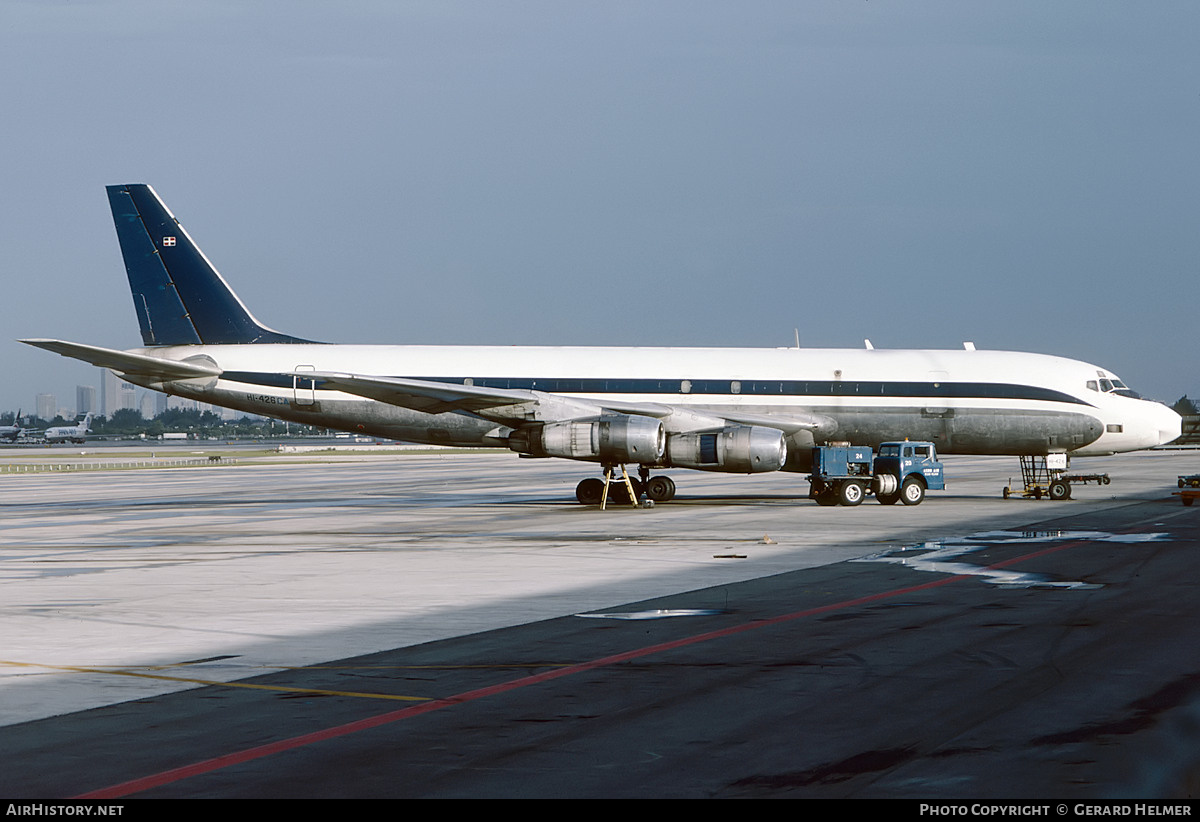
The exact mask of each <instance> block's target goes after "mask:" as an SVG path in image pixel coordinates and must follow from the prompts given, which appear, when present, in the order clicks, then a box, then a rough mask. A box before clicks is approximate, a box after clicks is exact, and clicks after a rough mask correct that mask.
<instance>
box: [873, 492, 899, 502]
mask: <svg viewBox="0 0 1200 822" xmlns="http://www.w3.org/2000/svg"><path fill="white" fill-rule="evenodd" d="M875 499H877V500H879V504H880V505H895V504H896V503H897V502H899V501H900V492H899V491H897V492H895V493H894V494H876V495H875Z"/></svg>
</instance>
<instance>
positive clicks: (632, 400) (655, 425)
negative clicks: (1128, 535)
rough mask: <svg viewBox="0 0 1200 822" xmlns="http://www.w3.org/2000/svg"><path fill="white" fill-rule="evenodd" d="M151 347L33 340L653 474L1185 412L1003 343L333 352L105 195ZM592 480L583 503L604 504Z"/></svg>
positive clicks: (1033, 443)
mask: <svg viewBox="0 0 1200 822" xmlns="http://www.w3.org/2000/svg"><path fill="white" fill-rule="evenodd" d="M108 197H109V203H110V205H111V207H112V213H113V218H114V220H115V222H116V227H117V237H118V239H119V240H120V244H121V251H122V254H123V256H124V259H125V267H126V272H127V274H128V277H129V284H130V288H131V290H132V293H133V302H134V307H135V310H136V312H137V316H138V322H139V324H140V327H141V333H142V342H143V343H144V347H142V348H135V349H131V350H128V351H117V350H113V349H107V348H99V347H96V346H90V345H83V344H79V343H71V342H64V341H61V340H51V339H32V340H23V341H22V342H26V343H28V344H30V345H34V346H37V347H39V348H44V349H47V350H49V351H54V352H56V353H59V354H62V355H64V356H68V357H74V358H76V359H80V360H83V361H85V362H89V363H92V364H93V365H97V366H101V367H104V368H109V369H112V370H113V371H115V372H117V373H119V374H121V375H122V376H123V377H124V378H125V379H127V380H128V381H129V382H132V383H135V384H137V385H141V386H144V387H146V388H152V389H154V390H157V391H164V392H166V393H168V394H175V395H178V396H181V397H189V398H192V399H195V400H199V401H202V402H208V403H213V404H215V405H220V406H225V407H228V408H235V409H238V410H241V411H246V412H249V413H254V414H263V415H267V416H272V417H277V418H280V419H286V420H292V421H296V422H302V423H310V424H314V425H318V426H325V427H328V428H335V429H340V430H344V431H353V432H362V433H366V434H370V435H373V436H378V437H387V438H392V439H398V440H407V441H411V442H420V443H433V444H441V445H448V446H491V447H495V446H503V447H507V448H509V449H511V450H513V451H515V452H517V453H519V454H524V455H528V456H538V457H564V458H569V459H576V460H586V461H591V462H596V463H600V464H601V465H602V466H604V467H605V470H606V472H607V471H608V470H610V469H613V468H615V467H618V466H620V467H623V466H625V465H636V466H638V471H639V475H640V482H641V485H642V488H644V489H645V490H646V492H647V493H648V494H649V496H650V497H651V498H652V499H657V500H666V499H670V497H671V496H673V495H674V482H673V481H672V480H671V478H670V477H668V476H666V475H659V476H656V477H654V478H651V477H650V476H649V475H650V472H651V470H653V469H659V468H694V469H699V470H704V471H724V472H730V473H756V472H761V471H778V470H784V471H807V470H808V469H809V463H810V455H811V447H812V446H813V445H814V444H822V443H826V442H831V441H849V442H852V443H855V444H861V445H872V446H875V445H878V444H879V443H880V442H884V441H888V440H901V439H905V438H911V439H914V440H931V441H933V442H935V443H936V444H937V446H938V449H939V450H940V451H941V453H943V454H1012V455H1046V454H1051V453H1067V454H1070V455H1078V456H1085V455H1096V454H1112V453H1115V452H1118V451H1133V450H1137V449H1141V448H1149V447H1151V446H1155V445H1159V444H1161V443H1165V442H1169V441H1171V440H1173V439H1175V438H1176V437H1178V436H1179V433H1180V417H1179V416H1178V415H1177V414H1176V413H1175V412H1174V411H1172V410H1171V409H1169V408H1167V407H1166V406H1164V405H1162V404H1160V403H1156V402H1149V401H1146V400H1143V399H1140V398H1139V397H1138V396H1137V395H1136V394H1135V393H1133V392H1132V391H1130V390H1129V389H1128V388H1127V387H1126V386H1125V385H1124V383H1122V382H1121V381H1120V380H1118V379H1117V377H1116V376H1115V375H1113V374H1112V373H1110V372H1108V371H1106V370H1105V369H1103V368H1098V367H1096V366H1094V365H1089V364H1087V363H1084V362H1079V361H1076V360H1069V359H1064V358H1061V357H1053V356H1046V355H1041V354H1027V353H1018V352H1010V351H977V350H975V349H974V346H971V345H967V346H965V347H964V349H963V350H946V351H917V350H913V351H905V350H877V349H873V348H871V347H869V346H868V347H867V348H866V349H863V350H855V349H801V348H776V349H739V348H617V347H594V348H577V347H558V346H554V347H513V346H423V345H405V346H377V345H332V344H326V343H317V342H313V341H310V340H304V339H300V338H298V337H292V336H290V335H287V334H282V333H280V332H278V331H273V330H271V329H269V328H267V327H265V326H264V325H262V324H261V323H260V322H258V320H256V319H255V318H254V317H253V316H252V315H251V314H250V312H249V310H248V309H247V308H246V307H245V306H244V305H243V304H242V302H241V300H239V299H238V297H237V296H236V295H235V294H234V293H233V291H232V290H231V289H230V288H229V286H228V285H227V284H226V282H225V280H224V279H223V278H222V277H221V275H220V274H219V273H218V272H217V270H216V269H215V268H214V267H213V266H212V264H211V263H210V262H209V261H208V259H207V258H206V257H205V256H204V254H203V253H202V252H201V251H200V249H199V248H198V247H197V246H196V244H195V243H194V242H193V241H192V239H191V237H189V236H188V234H187V232H186V231H184V229H183V226H181V225H180V224H179V222H178V220H176V219H175V217H174V215H173V214H171V212H170V211H169V210H168V209H167V207H166V206H165V205H164V204H163V202H162V201H161V200H160V199H159V197H158V195H157V194H156V193H155V192H154V190H153V189H151V188H150V187H149V186H146V185H140V184H130V185H121V186H110V187H109V188H108ZM597 488H598V486H597V484H596V480H595V479H591V480H584V481H583V482H581V483H580V487H579V489H578V491H577V495H578V496H579V498H580V500H581V501H592V500H593V499H594V497H595V496H596V494H597Z"/></svg>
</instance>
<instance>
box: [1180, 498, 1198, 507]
mask: <svg viewBox="0 0 1200 822" xmlns="http://www.w3.org/2000/svg"><path fill="white" fill-rule="evenodd" d="M1182 499H1183V504H1184V505H1191V504H1192V503H1193V502H1195V500H1194V499H1192V498H1191V497H1183V498H1182Z"/></svg>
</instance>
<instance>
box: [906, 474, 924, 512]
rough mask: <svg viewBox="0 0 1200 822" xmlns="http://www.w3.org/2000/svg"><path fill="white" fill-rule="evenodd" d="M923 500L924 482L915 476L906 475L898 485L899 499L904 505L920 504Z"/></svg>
mask: <svg viewBox="0 0 1200 822" xmlns="http://www.w3.org/2000/svg"><path fill="white" fill-rule="evenodd" d="M924 500H925V483H923V482H921V480H919V479H917V478H916V477H908V478H907V479H905V480H904V484H903V485H902V486H900V501H901V502H903V503H904V504H905V505H920V504H921V503H922V502H923V501H924Z"/></svg>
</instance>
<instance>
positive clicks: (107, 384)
mask: <svg viewBox="0 0 1200 822" xmlns="http://www.w3.org/2000/svg"><path fill="white" fill-rule="evenodd" d="M101 370H102V371H103V373H104V377H103V378H102V381H101V383H100V405H101V406H102V408H103V413H104V415H105V416H106V417H111V416H112V415H113V412H115V411H119V410H121V409H122V408H129V409H134V408H137V386H135V385H134V384H133V383H131V382H125V380H123V379H121V378H120V377H118V376H117V375H116V374H114V373H113V372H111V371H109V370H108V369H101Z"/></svg>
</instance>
